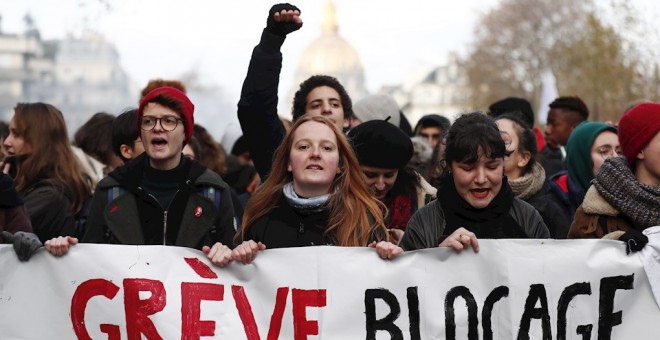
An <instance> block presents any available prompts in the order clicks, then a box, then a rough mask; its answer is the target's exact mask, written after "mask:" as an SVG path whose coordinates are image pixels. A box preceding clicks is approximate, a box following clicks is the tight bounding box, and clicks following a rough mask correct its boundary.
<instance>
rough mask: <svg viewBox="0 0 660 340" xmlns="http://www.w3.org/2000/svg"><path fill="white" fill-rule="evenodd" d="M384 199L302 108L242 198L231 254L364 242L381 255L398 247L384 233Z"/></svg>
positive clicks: (338, 141) (327, 126)
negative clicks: (266, 171)
mask: <svg viewBox="0 0 660 340" xmlns="http://www.w3.org/2000/svg"><path fill="white" fill-rule="evenodd" d="M384 210H385V207H384V206H383V204H382V203H380V202H379V201H378V200H377V199H376V198H374V197H373V196H372V195H371V193H370V192H369V189H368V188H367V186H366V184H365V182H364V180H363V178H362V172H361V170H360V165H359V164H358V161H357V157H356V156H355V154H354V153H353V150H352V149H351V146H350V145H349V143H348V141H347V140H346V138H344V137H343V135H342V133H341V131H340V130H339V129H338V128H337V127H336V126H335V125H334V124H333V122H332V121H330V120H329V119H328V118H325V117H323V116H317V115H315V116H313V115H309V114H307V115H304V116H302V117H301V118H300V119H298V120H297V121H296V123H295V124H294V125H293V127H292V129H291V132H289V133H288V134H287V135H286V137H285V138H284V141H283V142H282V144H281V145H280V147H279V148H278V149H277V151H276V153H275V159H274V161H273V166H272V172H271V173H270V176H269V177H268V179H267V180H266V181H265V182H264V183H263V184H262V186H261V187H260V188H259V190H257V191H256V192H255V193H254V195H253V196H252V197H251V198H250V201H248V204H247V207H246V208H245V214H244V215H243V224H242V225H243V227H242V229H241V230H240V232H239V233H238V234H237V238H239V239H240V240H242V241H243V243H242V244H240V245H238V246H237V247H236V248H235V249H234V250H233V252H232V258H233V260H235V261H238V262H241V263H250V262H252V261H253V260H254V258H255V256H256V255H257V253H258V251H260V250H264V249H266V247H268V248H285V247H304V246H315V245H335V246H347V247H364V246H367V245H369V246H371V247H373V248H376V250H377V252H378V254H379V255H380V256H381V257H383V258H391V257H393V256H396V255H397V254H399V253H401V252H402V251H403V250H402V249H401V248H399V247H397V246H395V245H393V244H392V243H390V242H385V241H387V240H388V235H387V230H386V228H385V224H384V221H383V211H384Z"/></svg>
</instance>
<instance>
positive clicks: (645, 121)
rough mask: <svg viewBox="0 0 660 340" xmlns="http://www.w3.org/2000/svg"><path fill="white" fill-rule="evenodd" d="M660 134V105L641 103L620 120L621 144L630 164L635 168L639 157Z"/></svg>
mask: <svg viewBox="0 0 660 340" xmlns="http://www.w3.org/2000/svg"><path fill="white" fill-rule="evenodd" d="M658 132H660V104H658V103H651V102H647V103H641V104H638V105H636V106H634V107H633V108H632V109H630V110H628V112H626V113H625V114H624V115H623V117H621V119H620V120H619V133H618V134H619V143H620V144H621V149H622V150H623V153H624V155H625V156H626V159H627V160H628V164H630V166H631V167H633V168H634V166H635V163H636V161H637V155H638V154H639V152H640V151H642V149H643V148H644V147H645V146H646V145H648V144H649V142H650V141H651V139H653V137H655V135H656V134H657V133H658Z"/></svg>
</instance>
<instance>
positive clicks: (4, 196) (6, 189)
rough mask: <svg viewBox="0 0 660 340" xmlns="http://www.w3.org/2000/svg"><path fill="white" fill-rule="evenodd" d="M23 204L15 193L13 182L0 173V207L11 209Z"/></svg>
mask: <svg viewBox="0 0 660 340" xmlns="http://www.w3.org/2000/svg"><path fill="white" fill-rule="evenodd" d="M22 204H23V200H22V199H21V197H20V196H19V195H18V192H16V187H15V186H14V181H13V180H12V179H11V177H9V176H8V175H5V174H4V173H0V207H1V208H13V207H16V206H19V205H22Z"/></svg>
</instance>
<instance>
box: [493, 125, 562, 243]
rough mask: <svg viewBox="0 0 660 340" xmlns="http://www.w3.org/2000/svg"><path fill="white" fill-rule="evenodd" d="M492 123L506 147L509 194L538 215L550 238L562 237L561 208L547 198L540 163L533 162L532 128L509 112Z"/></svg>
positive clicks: (506, 173) (505, 169)
mask: <svg viewBox="0 0 660 340" xmlns="http://www.w3.org/2000/svg"><path fill="white" fill-rule="evenodd" d="M495 123H497V127H498V128H499V129H500V133H501V134H502V139H504V145H506V148H507V152H508V155H507V156H506V157H504V174H505V175H506V177H507V179H508V182H509V186H510V187H511V190H513V194H514V195H515V197H516V198H519V199H521V200H523V201H525V202H527V203H529V204H530V205H532V206H533V207H534V208H535V209H536V210H537V211H538V212H539V214H541V217H542V218H543V222H544V223H545V225H546V227H548V230H549V231H550V236H551V237H552V238H565V237H566V233H568V222H567V221H566V219H565V218H564V211H563V210H562V208H561V207H560V206H559V205H557V203H555V202H554V201H553V199H552V197H551V195H552V192H551V189H550V185H549V184H548V182H547V181H546V178H545V170H544V169H543V166H541V164H540V163H538V162H537V161H536V157H537V155H538V148H537V147H536V136H535V133H534V131H533V130H532V129H530V128H529V126H527V124H526V123H525V122H524V121H522V120H521V119H519V118H518V117H516V116H514V115H510V114H503V115H500V116H498V117H497V118H496V119H495Z"/></svg>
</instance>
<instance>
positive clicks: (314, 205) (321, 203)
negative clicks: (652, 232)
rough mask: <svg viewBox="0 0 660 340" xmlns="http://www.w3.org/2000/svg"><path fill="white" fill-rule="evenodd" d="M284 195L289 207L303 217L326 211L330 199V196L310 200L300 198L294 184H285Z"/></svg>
mask: <svg viewBox="0 0 660 340" xmlns="http://www.w3.org/2000/svg"><path fill="white" fill-rule="evenodd" d="M282 193H283V194H284V198H285V199H286V201H287V202H288V203H289V205H291V206H292V207H293V208H294V209H295V210H296V211H297V212H299V213H301V214H303V215H311V214H314V213H317V212H321V211H323V210H325V208H326V203H328V199H329V198H330V194H325V195H321V196H316V197H310V198H305V197H300V196H298V194H296V192H295V191H294V190H293V182H289V183H287V184H285V185H284V188H282Z"/></svg>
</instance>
